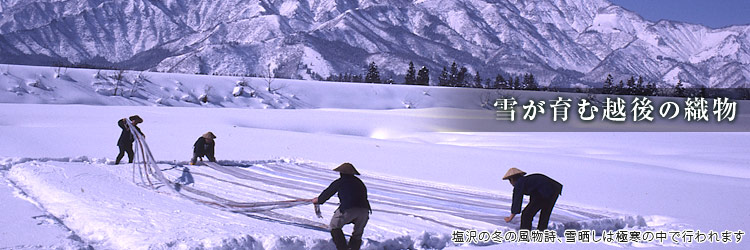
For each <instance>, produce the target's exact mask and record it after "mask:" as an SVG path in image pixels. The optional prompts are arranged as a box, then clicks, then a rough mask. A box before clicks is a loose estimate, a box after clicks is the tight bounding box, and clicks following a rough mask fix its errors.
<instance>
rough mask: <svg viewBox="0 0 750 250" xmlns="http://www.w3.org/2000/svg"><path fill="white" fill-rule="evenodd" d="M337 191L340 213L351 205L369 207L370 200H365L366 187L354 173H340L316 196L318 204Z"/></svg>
mask: <svg viewBox="0 0 750 250" xmlns="http://www.w3.org/2000/svg"><path fill="white" fill-rule="evenodd" d="M335 193H338V194H339V195H338V196H339V201H340V202H341V204H340V205H339V211H341V212H342V213H343V212H344V211H345V210H346V209H348V208H353V207H359V208H367V209H369V210H372V209H371V208H370V202H369V201H368V200H367V187H365V184H364V183H362V180H360V179H359V178H357V177H356V176H354V175H350V174H341V178H338V179H336V180H335V181H333V182H332V183H331V185H329V186H328V188H326V189H325V190H323V192H322V193H320V195H319V196H318V204H323V203H325V202H326V201H327V200H328V199H330V198H331V196H333V194H335Z"/></svg>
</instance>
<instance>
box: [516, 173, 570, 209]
mask: <svg viewBox="0 0 750 250" xmlns="http://www.w3.org/2000/svg"><path fill="white" fill-rule="evenodd" d="M562 187H563V185H562V184H560V183H559V182H557V181H556V180H553V179H552V178H549V177H547V176H546V175H543V174H530V175H526V176H523V177H521V178H519V179H518V180H517V181H516V185H515V186H513V205H511V207H510V212H511V213H513V214H519V213H521V203H522V202H523V195H530V196H531V197H532V199H533V198H543V199H550V198H553V197H554V196H557V195H560V194H561V193H562Z"/></svg>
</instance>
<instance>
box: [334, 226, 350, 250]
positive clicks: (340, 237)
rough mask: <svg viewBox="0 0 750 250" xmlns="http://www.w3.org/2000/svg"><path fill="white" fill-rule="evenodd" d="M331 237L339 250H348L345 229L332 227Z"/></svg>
mask: <svg viewBox="0 0 750 250" xmlns="http://www.w3.org/2000/svg"><path fill="white" fill-rule="evenodd" d="M331 237H333V244H335V245H336V249H338V250H347V249H348V247H347V246H346V238H345V237H344V231H342V230H341V228H339V229H331Z"/></svg>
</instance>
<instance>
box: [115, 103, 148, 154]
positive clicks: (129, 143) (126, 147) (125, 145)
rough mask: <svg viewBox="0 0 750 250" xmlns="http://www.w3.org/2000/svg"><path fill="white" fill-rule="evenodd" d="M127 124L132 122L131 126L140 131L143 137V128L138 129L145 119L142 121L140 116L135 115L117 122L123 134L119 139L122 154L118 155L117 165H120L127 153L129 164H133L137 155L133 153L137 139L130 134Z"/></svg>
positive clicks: (118, 143) (118, 144)
mask: <svg viewBox="0 0 750 250" xmlns="http://www.w3.org/2000/svg"><path fill="white" fill-rule="evenodd" d="M127 122H130V124H132V125H133V127H134V128H135V129H136V130H138V133H139V134H141V135H143V132H141V128H139V127H138V124H139V123H142V122H143V119H141V117H140V116H137V115H134V116H131V117H129V118H122V119H120V120H119V121H117V126H120V128H121V129H122V132H121V133H120V138H119V139H117V147H119V148H120V153H119V154H117V158H115V165H117V164H120V160H122V157H123V156H125V153H126V152H127V153H128V163H133V157H134V156H135V153H133V142H135V138H134V137H133V134H132V133H130V129H129V128H128V124H127Z"/></svg>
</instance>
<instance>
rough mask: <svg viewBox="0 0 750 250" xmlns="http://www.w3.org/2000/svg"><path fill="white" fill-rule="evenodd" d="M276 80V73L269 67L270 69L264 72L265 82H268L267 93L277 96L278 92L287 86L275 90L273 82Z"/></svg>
mask: <svg viewBox="0 0 750 250" xmlns="http://www.w3.org/2000/svg"><path fill="white" fill-rule="evenodd" d="M275 80H276V73H275V72H274V70H272V69H271V65H270V64H269V65H268V69H266V70H264V72H263V81H265V82H266V91H268V92H269V93H272V94H275V93H276V91H278V90H280V89H283V88H285V87H286V86H284V85H282V86H278V87H277V88H273V82H274V81H275Z"/></svg>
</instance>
